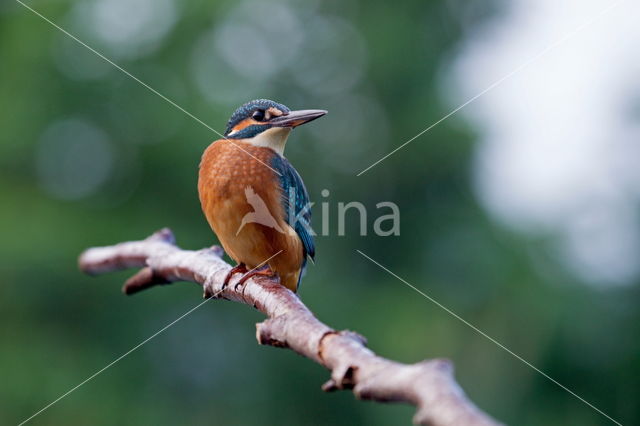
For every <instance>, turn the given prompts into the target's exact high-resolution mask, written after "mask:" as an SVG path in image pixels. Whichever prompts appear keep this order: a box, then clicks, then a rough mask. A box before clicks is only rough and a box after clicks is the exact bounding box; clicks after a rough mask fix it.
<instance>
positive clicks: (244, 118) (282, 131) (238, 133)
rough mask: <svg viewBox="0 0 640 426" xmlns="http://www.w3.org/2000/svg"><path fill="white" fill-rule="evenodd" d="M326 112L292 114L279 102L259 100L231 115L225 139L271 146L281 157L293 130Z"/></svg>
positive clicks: (249, 103) (314, 111)
mask: <svg viewBox="0 0 640 426" xmlns="http://www.w3.org/2000/svg"><path fill="white" fill-rule="evenodd" d="M326 113H327V111H324V110H321V109H305V110H299V111H291V110H290V109H289V108H287V107H286V106H284V105H282V104H279V103H277V102H274V101H270V100H268V99H258V100H255V101H251V102H247V103H246V104H244V105H242V106H241V107H240V108H238V109H237V110H236V111H235V112H234V113H233V115H231V118H230V119H229V122H228V123H227V130H226V131H225V132H224V136H225V138H227V139H243V140H244V141H245V142H248V143H250V144H252V145H256V146H263V147H268V148H271V149H273V150H274V151H276V152H278V153H279V154H282V153H283V152H284V145H285V143H286V142H287V138H288V137H289V133H290V132H291V129H293V128H294V127H297V126H300V125H302V124H304V123H308V122H310V121H312V120H315V119H316V118H319V117H322V116H323V115H325V114H326Z"/></svg>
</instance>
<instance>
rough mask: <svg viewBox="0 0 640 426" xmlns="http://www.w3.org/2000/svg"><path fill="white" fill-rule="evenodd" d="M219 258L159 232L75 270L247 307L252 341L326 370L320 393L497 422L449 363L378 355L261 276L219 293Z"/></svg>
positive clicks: (441, 420) (86, 257)
mask: <svg viewBox="0 0 640 426" xmlns="http://www.w3.org/2000/svg"><path fill="white" fill-rule="evenodd" d="M222 254H223V252H222V250H221V249H220V248H219V247H213V248H210V249H203V250H198V251H190V250H182V249H180V248H179V247H177V246H176V245H175V238H174V236H173V233H172V232H171V231H170V230H169V229H162V230H160V231H158V232H156V233H155V234H153V235H152V236H150V237H148V238H147V239H145V240H142V241H132V242H126V243H120V244H117V245H114V246H110V247H97V248H91V249H88V250H87V251H85V252H84V253H83V254H82V255H81V256H80V259H79V266H80V269H81V270H82V271H84V272H86V273H88V274H91V275H98V274H103V273H106V272H111V271H116V270H121V269H126V268H138V267H140V268H143V269H141V270H140V271H139V272H138V273H137V274H135V275H134V276H133V277H131V278H130V279H129V280H127V282H126V283H125V285H124V287H123V291H124V293H126V294H133V293H136V292H138V291H141V290H144V289H147V288H150V287H153V286H155V285H163V284H168V283H172V282H175V281H193V282H195V283H198V284H200V285H202V287H203V289H204V294H205V297H211V296H215V297H217V298H225V299H228V300H233V301H236V302H240V303H243V304H246V305H249V306H253V307H254V308H256V309H258V310H259V311H260V312H262V313H264V314H265V315H266V316H267V317H268V318H267V319H266V320H265V321H264V322H261V323H259V324H257V325H256V327H257V333H256V337H257V339H258V342H259V343H260V344H263V345H271V346H277V347H282V348H289V349H292V350H294V351H295V352H297V353H299V354H300V355H303V356H305V357H307V358H309V359H311V360H313V361H315V362H317V363H319V364H321V365H323V366H324V367H326V368H327V369H328V370H329V371H331V379H330V380H329V381H328V382H327V383H325V384H324V385H323V386H322V389H323V390H325V391H334V390H340V389H352V390H353V393H354V394H355V395H356V397H357V398H360V399H371V400H376V401H383V402H389V401H399V402H407V403H410V404H413V405H415V406H416V407H417V412H416V414H415V416H414V422H415V423H417V424H423V425H433V426H449V425H473V426H481V425H482V426H485V425H486V426H488V425H492V426H495V425H498V423H497V422H496V421H495V420H493V419H492V418H490V417H489V416H488V415H486V414H485V413H483V412H482V411H480V410H479V409H478V408H477V407H476V406H475V405H474V404H473V403H472V402H471V401H469V400H468V399H467V397H466V396H465V394H464V392H463V391H462V389H461V388H460V387H459V386H458V384H457V383H456V381H455V379H454V377H453V367H452V364H451V362H449V361H448V360H444V359H434V360H426V361H421V362H418V363H416V364H411V365H406V364H401V363H398V362H395V361H390V360H387V359H385V358H382V357H379V356H377V355H376V354H374V353H373V352H372V351H371V350H369V349H368V348H367V347H366V339H365V338H364V337H362V336H360V335H359V334H357V333H354V332H352V331H336V330H333V329H331V328H329V327H328V326H327V325H325V324H324V323H322V322H320V321H319V320H318V319H316V317H315V316H314V315H313V314H312V313H311V311H310V310H309V309H308V308H307V307H306V306H305V305H304V304H303V303H302V301H301V300H300V299H299V298H298V296H297V295H296V294H294V293H292V292H291V291H289V290H288V289H287V288H285V287H284V286H282V285H280V284H279V283H277V282H275V281H273V280H270V279H267V278H264V277H254V278H251V279H249V280H248V281H247V282H246V283H245V284H244V285H243V286H242V287H239V288H238V289H235V282H237V280H238V278H236V277H234V278H233V279H232V280H231V282H230V284H229V285H228V286H227V287H226V288H224V289H222V282H223V280H224V277H225V275H226V273H227V272H228V271H229V269H230V266H229V265H228V264H227V263H226V262H224V261H223V260H222V258H221V257H222Z"/></svg>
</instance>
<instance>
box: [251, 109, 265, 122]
mask: <svg viewBox="0 0 640 426" xmlns="http://www.w3.org/2000/svg"><path fill="white" fill-rule="evenodd" d="M251 118H253V119H254V120H256V121H262V120H264V110H263V109H258V110H255V111H254V112H253V114H251Z"/></svg>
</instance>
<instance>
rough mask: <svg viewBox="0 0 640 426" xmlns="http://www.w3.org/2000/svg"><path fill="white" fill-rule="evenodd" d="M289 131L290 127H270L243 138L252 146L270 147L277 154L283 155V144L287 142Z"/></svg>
mask: <svg viewBox="0 0 640 426" xmlns="http://www.w3.org/2000/svg"><path fill="white" fill-rule="evenodd" d="M289 133H291V128H290V127H272V128H270V129H267V130H265V131H264V132H261V133H258V134H257V135H255V136H254V137H252V138H250V139H244V141H245V142H247V143H250V144H251V145H253V146H262V147H265V148H271V149H273V150H274V151H275V152H277V153H278V154H280V155H284V146H285V145H286V143H287V138H288V137H289Z"/></svg>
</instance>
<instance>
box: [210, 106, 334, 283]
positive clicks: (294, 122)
mask: <svg viewBox="0 0 640 426" xmlns="http://www.w3.org/2000/svg"><path fill="white" fill-rule="evenodd" d="M326 113H327V111H324V110H319V109H309V110H299V111H291V110H290V109H289V108H287V107H286V106H284V105H282V104H280V103H277V102H274V101H271V100H268V99H258V100H254V101H251V102H247V103H246V104H244V105H242V106H241V107H240V108H238V109H237V110H236V111H235V112H234V113H233V115H231V118H230V119H229V121H228V123H227V128H226V130H225V133H224V138H223V139H219V140H217V141H214V142H213V143H212V144H211V145H209V147H208V148H207V149H206V150H205V151H204V154H203V155H202V160H201V162H200V172H199V177H198V194H199V196H200V204H201V206H202V210H203V212H204V215H205V217H206V218H207V221H208V222H209V225H210V226H211V228H212V230H213V232H214V233H215V234H216V235H217V236H218V239H219V240H220V243H221V244H222V247H223V248H224V250H225V252H226V253H227V254H228V255H229V256H230V257H231V258H232V259H233V260H234V261H235V262H237V265H236V266H235V267H233V268H232V269H231V271H229V273H228V274H227V276H226V278H225V281H224V284H223V287H224V286H226V285H227V284H228V282H229V279H230V278H231V277H232V276H233V274H235V273H242V274H243V276H242V277H241V278H240V280H239V281H238V282H237V284H236V287H237V286H239V285H241V284H242V283H244V281H246V280H247V279H249V278H250V277H252V276H255V275H264V276H271V277H274V276H278V277H279V278H280V283H281V284H282V285H284V286H285V287H287V288H288V289H290V290H292V291H294V292H296V291H297V289H298V286H299V284H300V279H301V278H302V274H303V272H304V270H305V266H306V264H307V259H311V260H312V261H313V259H314V257H315V246H314V241H313V235H312V230H311V210H310V203H309V194H308V193H307V189H306V188H305V186H304V183H303V181H302V178H301V177H300V174H298V172H297V171H296V169H294V168H293V166H292V165H291V163H289V161H288V160H287V159H286V158H285V157H284V148H285V144H286V142H287V138H288V137H289V134H290V133H291V130H292V129H294V128H295V127H297V126H300V125H302V124H305V123H308V122H310V121H312V120H315V119H317V118H319V117H322V116H323V115H325V114H326Z"/></svg>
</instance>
